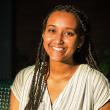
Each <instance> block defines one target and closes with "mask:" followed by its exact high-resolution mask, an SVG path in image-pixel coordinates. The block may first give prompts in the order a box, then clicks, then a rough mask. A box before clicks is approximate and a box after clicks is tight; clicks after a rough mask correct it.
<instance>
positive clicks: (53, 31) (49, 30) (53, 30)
mask: <svg viewBox="0 0 110 110" xmlns="http://www.w3.org/2000/svg"><path fill="white" fill-rule="evenodd" d="M48 32H51V33H55V32H56V30H55V29H48Z"/></svg>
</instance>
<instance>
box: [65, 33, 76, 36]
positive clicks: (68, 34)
mask: <svg viewBox="0 0 110 110" xmlns="http://www.w3.org/2000/svg"><path fill="white" fill-rule="evenodd" d="M65 35H66V36H74V32H65Z"/></svg>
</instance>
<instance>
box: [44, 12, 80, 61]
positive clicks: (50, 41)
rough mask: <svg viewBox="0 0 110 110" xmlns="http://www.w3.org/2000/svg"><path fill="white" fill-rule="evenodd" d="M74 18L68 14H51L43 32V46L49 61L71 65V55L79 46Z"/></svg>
mask: <svg viewBox="0 0 110 110" xmlns="http://www.w3.org/2000/svg"><path fill="white" fill-rule="evenodd" d="M76 27H77V20H76V17H75V16H74V15H73V14H71V13H68V12H64V11H56V12H53V13H52V14H51V15H50V16H49V18H48V20H47V24H46V28H45V30H44V32H43V45H44V48H45V50H46V52H47V54H48V55H49V58H50V61H57V62H65V63H73V54H74V52H75V50H76V49H77V47H78V46H79V39H78V36H77V34H76V32H75V30H76Z"/></svg>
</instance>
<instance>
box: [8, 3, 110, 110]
mask: <svg viewBox="0 0 110 110" xmlns="http://www.w3.org/2000/svg"><path fill="white" fill-rule="evenodd" d="M96 69H97V62H96V60H95V55H94V50H93V48H92V44H91V41H90V36H89V30H88V22H87V17H86V16H85V14H83V13H82V12H81V11H79V10H78V9H76V8H74V6H71V5H58V6H56V7H55V8H54V9H53V10H52V11H51V12H50V13H49V15H48V16H47V17H46V19H45V20H44V23H43V32H42V38H41V43H40V46H39V49H38V54H37V60H36V64H35V66H29V67H27V68H25V69H23V70H21V71H20V72H19V73H18V74H17V76H16V78H15V81H14V83H13V85H12V87H11V97H10V110H110V102H109V100H110V86H109V82H108V80H107V79H106V78H105V77H104V75H103V74H102V73H100V72H99V71H98V70H96Z"/></svg>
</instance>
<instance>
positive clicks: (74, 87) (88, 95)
mask: <svg viewBox="0 0 110 110" xmlns="http://www.w3.org/2000/svg"><path fill="white" fill-rule="evenodd" d="M33 70H34V66H30V67H28V68H26V69H24V70H22V71H21V72H20V73H19V74H18V75H17V77H16V79H15V81H14V83H13V85H12V87H11V90H12V91H13V93H14V95H15V96H16V98H17V99H18V100H19V102H20V107H19V110H24V107H25V106H26V104H27V101H28V94H29V90H30V85H31V80H32V76H33ZM108 100H110V85H109V82H108V80H107V79H106V78H105V76H104V75H103V74H102V73H100V72H99V71H97V70H94V69H92V68H91V67H89V66H88V65H86V64H81V65H80V66H79V68H78V69H77V71H76V72H75V74H74V75H73V76H72V77H71V79H70V80H69V82H68V84H67V85H66V87H65V88H64V90H63V91H62V92H61V93H60V95H59V96H58V97H57V99H56V100H55V101H54V103H53V104H52V103H51V99H50V97H49V93H48V89H47V88H46V91H45V94H44V97H43V101H42V103H41V104H40V106H39V110H98V109H99V108H100V107H102V106H103V105H104V104H105V103H106V102H107V101H108Z"/></svg>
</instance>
